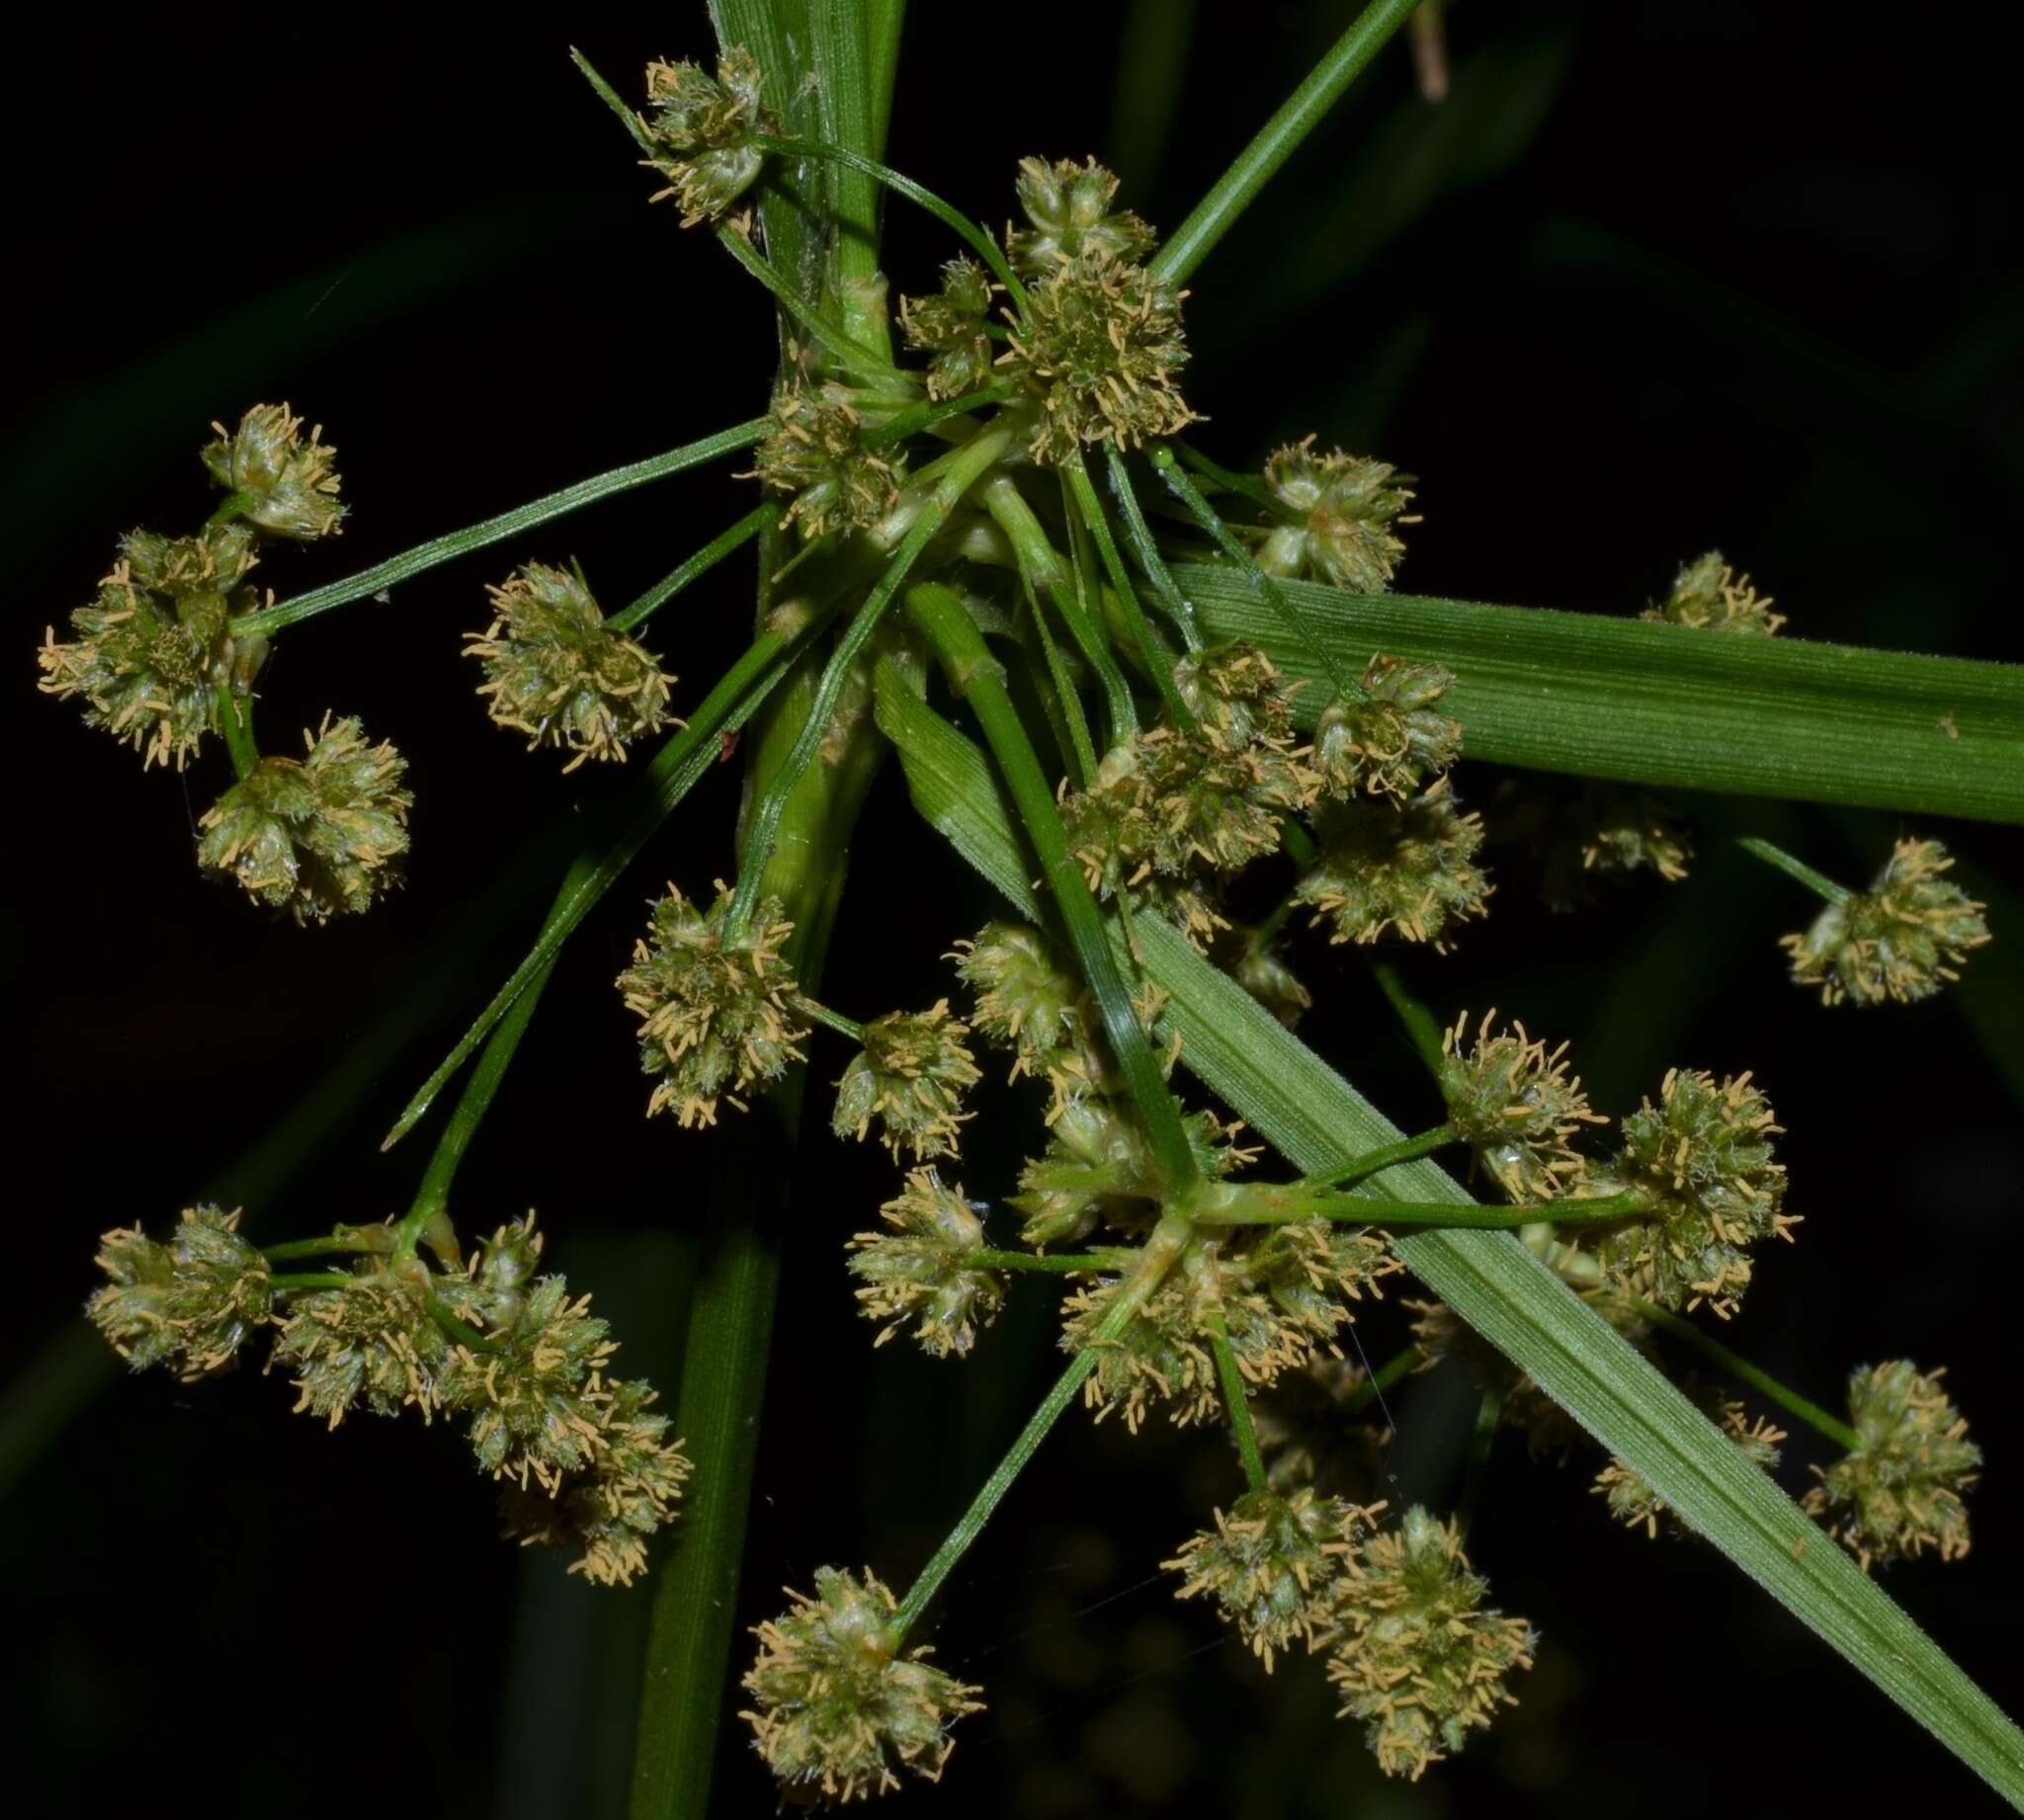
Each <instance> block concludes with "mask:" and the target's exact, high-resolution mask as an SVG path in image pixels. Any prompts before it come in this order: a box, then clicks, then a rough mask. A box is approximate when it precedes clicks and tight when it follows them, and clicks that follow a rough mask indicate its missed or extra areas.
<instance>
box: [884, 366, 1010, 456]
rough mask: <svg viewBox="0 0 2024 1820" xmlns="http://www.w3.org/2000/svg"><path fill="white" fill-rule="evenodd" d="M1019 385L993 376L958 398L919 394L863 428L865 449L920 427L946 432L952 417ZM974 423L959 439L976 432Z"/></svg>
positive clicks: (900, 439) (982, 406) (913, 432)
mask: <svg viewBox="0 0 2024 1820" xmlns="http://www.w3.org/2000/svg"><path fill="white" fill-rule="evenodd" d="M1018 389H1019V388H1018V387H1017V386H1016V385H1014V384H1013V383H1012V381H1011V380H1010V379H993V380H992V381H991V383H990V384H988V385H979V386H978V387H977V388H976V390H975V391H973V392H965V393H964V394H963V396H962V397H960V398H943V399H940V400H936V399H933V398H923V399H921V400H920V401H919V402H918V403H916V404H910V405H908V406H907V407H906V408H905V409H904V410H901V411H894V412H893V413H892V415H891V416H890V417H888V418H886V421H885V422H884V423H882V424H879V425H876V426H875V427H874V428H872V429H870V430H867V431H866V432H865V447H866V448H867V449H885V448H886V447H888V446H889V445H891V444H893V443H900V442H904V441H905V440H906V439H907V438H908V437H909V436H916V435H918V434H919V433H920V432H921V431H923V430H934V431H937V432H939V433H941V434H943V435H948V434H949V433H950V430H951V427H952V422H953V420H955V419H958V418H963V417H968V416H969V415H970V412H972V411H981V410H983V409H985V408H986V407H988V406H990V405H993V404H1003V403H1004V402H1005V400H1006V399H1007V398H1009V397H1011V396H1012V394H1013V393H1014V392H1016V391H1017V390H1018ZM977 428H978V426H976V425H971V426H970V430H969V433H968V434H967V435H965V436H964V438H963V440H964V441H965V442H968V441H969V440H970V437H971V436H974V435H975V434H976V431H977Z"/></svg>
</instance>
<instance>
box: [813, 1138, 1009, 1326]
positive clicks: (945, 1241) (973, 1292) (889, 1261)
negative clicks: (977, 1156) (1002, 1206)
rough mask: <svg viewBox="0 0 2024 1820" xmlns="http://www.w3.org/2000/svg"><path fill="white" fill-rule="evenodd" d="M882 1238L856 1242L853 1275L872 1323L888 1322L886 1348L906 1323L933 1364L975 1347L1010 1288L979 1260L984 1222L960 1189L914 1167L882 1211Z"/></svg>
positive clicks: (861, 1236)
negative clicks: (977, 1258)
mask: <svg viewBox="0 0 2024 1820" xmlns="http://www.w3.org/2000/svg"><path fill="white" fill-rule="evenodd" d="M879 1216H880V1218H881V1219H883V1220H884V1221H885V1222H886V1230H885V1231H883V1232H860V1233H858V1234H857V1235H856V1236H855V1237H853V1238H852V1240H851V1242H850V1250H851V1252H852V1254H853V1256H852V1257H851V1260H850V1270H851V1275H852V1276H854V1277H856V1278H857V1279H858V1281H859V1282H860V1284H861V1285H862V1286H861V1287H860V1288H859V1289H858V1291H857V1298H858V1302H859V1304H860V1306H861V1307H862V1308H863V1310H864V1312H865V1315H866V1317H867V1318H868V1319H870V1320H874V1321H881V1322H883V1323H885V1325H884V1326H883V1327H881V1329H880V1331H879V1338H878V1340H877V1342H876V1344H877V1345H880V1346H884V1345H885V1344H886V1341H887V1340H889V1339H891V1338H892V1336H893V1335H894V1334H896V1333H897V1332H898V1331H899V1330H900V1329H901V1328H902V1327H904V1326H905V1325H906V1324H907V1323H908V1322H909V1321H911V1322H913V1323H914V1330H913V1332H914V1338H915V1339H916V1340H917V1341H919V1342H920V1347H921V1350H922V1351H923V1352H924V1353H927V1354H928V1355H929V1356H930V1357H931V1358H935V1359H947V1358H948V1357H949V1356H950V1355H951V1354H952V1353H953V1354H955V1355H956V1356H958V1357H959V1358H960V1357H962V1356H963V1355H965V1354H967V1353H968V1352H969V1351H970V1348H971V1346H973V1345H974V1344H975V1342H976V1336H977V1330H978V1329H979V1328H982V1327H988V1326H989V1325H990V1324H991V1322H992V1321H993V1320H995V1319H996V1318H997V1314H998V1310H999V1309H1000V1308H1001V1307H1002V1306H1003V1305H1004V1301H1005V1283H1004V1280H1003V1278H1002V1277H1001V1276H1000V1274H999V1273H998V1272H996V1271H992V1270H988V1269H985V1268H983V1267H981V1266H979V1265H978V1264H977V1263H976V1262H975V1258H976V1254H977V1253H978V1252H979V1251H981V1250H982V1249H983V1243H984V1228H983V1222H982V1221H981V1220H980V1219H978V1218H977V1216H976V1214H975V1212H974V1211H973V1210H972V1209H971V1207H970V1202H969V1201H968V1200H965V1199H964V1195H963V1188H962V1185H961V1184H958V1185H956V1186H954V1187H949V1186H946V1185H945V1184H944V1183H943V1181H942V1178H941V1177H940V1176H939V1175H938V1174H937V1173H936V1172H935V1171H934V1170H932V1169H916V1170H914V1171H912V1172H911V1173H910V1174H909V1175H908V1176H907V1178H906V1188H905V1190H904V1192H902V1193H901V1194H899V1195H898V1196H896V1197H895V1198H894V1199H893V1200H888V1201H887V1202H886V1204H885V1205H884V1206H883V1207H881V1208H880V1209H879Z"/></svg>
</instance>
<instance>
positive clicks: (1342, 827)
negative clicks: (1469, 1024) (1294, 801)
mask: <svg viewBox="0 0 2024 1820" xmlns="http://www.w3.org/2000/svg"><path fill="white" fill-rule="evenodd" d="M1314 834H1315V838H1316V839H1317V840H1318V841H1319V843H1320V847H1321V855H1320V859H1319V860H1318V861H1317V862H1316V864H1315V865H1314V867H1313V868H1312V869H1310V870H1309V871H1308V872H1307V873H1306V875H1305V876H1303V877H1302V878H1301V879H1300V881H1299V882H1298V883H1297V884H1296V885H1295V886H1294V902H1295V903H1297V904H1303V905H1306V906H1307V907H1308V908H1309V909H1311V910H1312V911H1313V912H1314V916H1313V922H1314V924H1315V926H1316V927H1319V926H1320V925H1322V924H1324V923H1325V924H1330V925H1332V926H1333V927H1332V929H1331V930H1330V933H1329V937H1328V939H1329V941H1331V942H1358V943H1371V942H1376V941H1378V940H1379V939H1380V938H1381V937H1383V936H1385V935H1386V934H1388V933H1390V932H1392V931H1395V932H1396V933H1397V934H1398V935H1399V936H1400V937H1401V938H1402V939H1403V940H1405V941H1407V942H1426V943H1430V944H1431V945H1432V946H1433V948H1434V950H1435V951H1436V952H1441V953H1445V952H1446V951H1447V946H1448V945H1447V941H1446V937H1447V935H1448V932H1449V930H1450V929H1451V928H1452V926H1453V925H1455V924H1457V923H1462V922H1466V921H1468V920H1469V919H1470V918H1472V917H1478V916H1481V915H1483V914H1484V912H1485V900H1486V899H1487V898H1488V896H1489V894H1490V891H1491V890H1492V888H1493V887H1492V886H1491V884H1490V881H1489V879H1488V877H1487V876H1485V874H1484V873H1483V870H1482V869H1481V868H1480V867H1478V866H1477V865H1476V853H1477V851H1478V849H1480V848H1481V846H1482V820H1481V818H1480V817H1479V816H1477V815H1475V814H1464V813H1462V812H1461V811H1460V810H1459V809H1457V808H1456V806H1455V798H1454V794H1453V791H1452V790H1451V789H1450V787H1449V783H1448V780H1447V779H1446V778H1442V779H1440V780H1438V781H1437V782H1436V783H1434V784H1433V785H1432V786H1429V787H1428V788H1427V789H1425V790H1423V791H1422V792H1421V793H1420V794H1419V795H1417V796H1414V797H1411V798H1410V799H1408V800H1407V801H1405V802H1401V803H1395V804H1394V803H1386V802H1369V801H1357V802H1334V803H1323V804H1322V805H1321V808H1320V810H1319V812H1318V813H1317V814H1316V816H1315V820H1314Z"/></svg>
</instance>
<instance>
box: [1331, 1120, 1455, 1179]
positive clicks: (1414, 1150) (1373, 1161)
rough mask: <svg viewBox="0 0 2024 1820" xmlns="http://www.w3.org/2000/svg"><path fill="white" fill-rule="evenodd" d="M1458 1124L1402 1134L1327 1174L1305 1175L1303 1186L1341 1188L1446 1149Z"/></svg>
mask: <svg viewBox="0 0 2024 1820" xmlns="http://www.w3.org/2000/svg"><path fill="white" fill-rule="evenodd" d="M1455 1141H1456V1139H1455V1127H1454V1126H1453V1125H1451V1124H1437V1125H1435V1126H1434V1127H1433V1129H1432V1130H1429V1131H1421V1132H1420V1133H1419V1134H1418V1135H1417V1136H1414V1137H1401V1138H1400V1139H1399V1140H1398V1141H1397V1142H1396V1143H1395V1144H1387V1145H1385V1146H1384V1147H1383V1148H1382V1149H1379V1150H1366V1151H1365V1152H1364V1153H1363V1155H1362V1156H1359V1157H1352V1158H1351V1159H1350V1160H1349V1161H1348V1162H1347V1163H1344V1164H1343V1165H1342V1166H1341V1167H1340V1168H1339V1169H1331V1170H1329V1171H1328V1172H1327V1173H1326V1174H1325V1175H1319V1176H1304V1177H1303V1178H1302V1179H1301V1183H1300V1186H1301V1187H1302V1188H1304V1189H1321V1188H1342V1187H1344V1186H1346V1185H1347V1184H1349V1183H1351V1182H1361V1181H1362V1180H1363V1179H1364V1178H1365V1177H1366V1176H1375V1175H1378V1174H1380V1173H1381V1172H1382V1171H1384V1170H1387V1169H1391V1168H1395V1167H1396V1166H1397V1165H1398V1164H1400V1163H1410V1162H1412V1161H1413V1160H1414V1159H1415V1158H1416V1157H1422V1156H1432V1155H1433V1153H1434V1152H1435V1151H1436V1150H1442V1149H1445V1148H1446V1147H1447V1146H1448V1145H1450V1144H1452V1143H1454V1142H1455Z"/></svg>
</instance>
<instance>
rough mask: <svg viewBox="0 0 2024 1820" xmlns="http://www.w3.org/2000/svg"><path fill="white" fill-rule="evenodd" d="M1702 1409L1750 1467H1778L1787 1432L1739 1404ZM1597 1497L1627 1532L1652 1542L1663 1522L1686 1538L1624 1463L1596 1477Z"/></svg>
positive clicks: (1719, 1402)
mask: <svg viewBox="0 0 2024 1820" xmlns="http://www.w3.org/2000/svg"><path fill="white" fill-rule="evenodd" d="M1703 1407H1704V1408H1705V1410H1706V1413H1707V1415H1708V1417H1709V1419H1710V1420H1711V1421H1712V1422H1714V1424H1715V1425H1716V1427H1717V1428H1719V1429H1721V1430H1722V1432H1723V1433H1724V1434H1725V1435H1727V1436H1728V1437H1729V1440H1730V1442H1731V1443H1733V1444H1734V1447H1735V1450H1736V1451H1737V1452H1738V1453H1740V1454H1741V1455H1742V1456H1743V1458H1744V1459H1746V1460H1748V1461H1749V1462H1750V1464H1751V1465H1753V1466H1757V1467H1760V1468H1761V1469H1763V1470H1764V1471H1766V1472H1769V1471H1770V1470H1771V1469H1772V1468H1773V1467H1774V1466H1776V1465H1777V1464H1778V1460H1779V1447H1778V1444H1779V1443H1780V1442H1782V1441H1783V1440H1785V1438H1786V1435H1785V1431H1784V1430H1783V1429H1781V1428H1775V1427H1773V1426H1772V1425H1771V1424H1770V1423H1769V1422H1767V1421H1765V1420H1764V1418H1763V1417H1762V1416H1759V1417H1757V1418H1756V1419H1755V1420H1754V1421H1752V1420H1751V1419H1750V1415H1749V1411H1748V1410H1746V1409H1744V1407H1743V1406H1742V1405H1741V1404H1740V1403H1736V1402H1731V1401H1729V1400H1728V1399H1726V1398H1721V1397H1716V1398H1711V1399H1707V1400H1705V1401H1704V1403H1703ZM1590 1489H1591V1490H1593V1491H1594V1493H1595V1494H1596V1496H1597V1497H1600V1498H1607V1499H1608V1500H1609V1514H1610V1515H1611V1516H1612V1517H1614V1518H1615V1519H1616V1520H1617V1521H1618V1522H1619V1523H1621V1524H1622V1525H1623V1526H1624V1527H1625V1528H1626V1529H1631V1530H1644V1533H1645V1535H1646V1536H1648V1537H1649V1538H1650V1539H1651V1540H1653V1541H1656V1540H1657V1539H1658V1531H1659V1526H1660V1523H1661V1520H1662V1521H1663V1524H1664V1527H1665V1530H1666V1531H1667V1533H1669V1534H1671V1535H1674V1536H1681V1535H1684V1534H1686V1530H1685V1529H1684V1528H1682V1527H1681V1524H1680V1521H1679V1519H1678V1517H1676V1516H1675V1515H1674V1514H1673V1511H1672V1507H1671V1506H1670V1505H1668V1504H1667V1503H1666V1501H1665V1500H1664V1499H1663V1498H1661V1497H1660V1496H1659V1495H1658V1493H1657V1492H1655V1491H1653V1490H1652V1489H1651V1486H1650V1484H1649V1482H1648V1481H1646V1480H1645V1479H1644V1478H1641V1477H1640V1476H1639V1475H1638V1474H1637V1473H1636V1472H1634V1471H1633V1470H1632V1469H1631V1467H1630V1466H1629V1465H1628V1464H1627V1463H1626V1462H1625V1461H1623V1460H1621V1459H1612V1460H1611V1461H1610V1463H1609V1464H1608V1465H1607V1466H1605V1467H1603V1469H1602V1470H1601V1471H1600V1472H1598V1473H1597V1474H1596V1475H1595V1483H1594V1485H1593V1486H1592V1487H1591V1488H1590Z"/></svg>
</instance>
